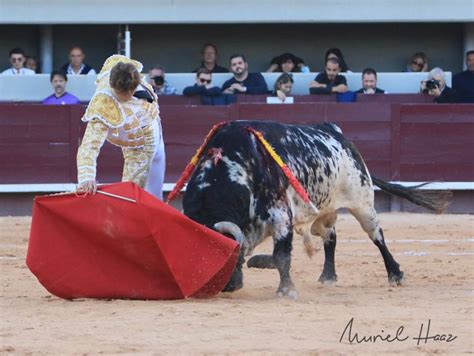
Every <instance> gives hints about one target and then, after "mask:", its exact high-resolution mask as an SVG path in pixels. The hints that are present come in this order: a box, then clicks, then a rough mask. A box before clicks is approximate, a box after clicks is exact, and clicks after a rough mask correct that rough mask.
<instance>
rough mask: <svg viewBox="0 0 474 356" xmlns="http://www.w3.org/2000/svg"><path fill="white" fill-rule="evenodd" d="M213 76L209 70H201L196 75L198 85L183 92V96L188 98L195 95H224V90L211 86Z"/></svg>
mask: <svg viewBox="0 0 474 356" xmlns="http://www.w3.org/2000/svg"><path fill="white" fill-rule="evenodd" d="M211 82H212V74H211V72H210V71H209V69H207V68H200V69H199V70H198V71H197V73H196V84H194V85H193V86H190V87H186V88H184V90H183V94H184V95H186V96H194V95H209V96H216V95H220V94H222V90H221V88H219V87H215V86H213V85H212V84H211Z"/></svg>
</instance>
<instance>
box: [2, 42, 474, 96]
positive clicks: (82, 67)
mask: <svg viewBox="0 0 474 356" xmlns="http://www.w3.org/2000/svg"><path fill="white" fill-rule="evenodd" d="M201 55H202V62H201V63H200V66H199V67H197V68H196V69H195V70H194V71H193V72H194V73H196V79H195V80H196V82H195V83H194V85H190V86H189V87H187V88H185V89H184V91H183V94H184V95H186V96H200V97H201V101H202V103H203V104H207V105H226V104H229V103H232V102H234V101H235V95H242V94H272V95H275V96H276V97H278V98H279V99H280V100H281V102H285V100H286V98H287V97H288V96H290V95H291V89H292V85H293V83H294V80H293V77H292V75H293V73H309V72H310V68H309V66H308V65H306V64H305V62H304V60H303V59H301V58H299V57H297V56H296V55H294V54H292V53H283V54H281V55H279V56H276V57H274V58H273V59H272V60H271V62H270V66H269V67H268V69H267V72H279V73H282V74H281V75H280V76H279V77H278V78H277V80H276V82H275V84H274V86H273V88H271V89H270V90H269V88H268V87H267V84H266V82H265V79H264V78H263V76H262V74H261V73H254V72H250V71H249V66H248V62H247V60H246V58H245V56H244V55H243V54H234V55H232V56H231V57H230V59H229V69H227V68H226V67H223V66H220V65H219V64H218V63H217V58H218V51H217V47H216V46H215V45H214V44H212V43H207V44H205V45H204V46H203V47H202V49H201ZM9 56H10V63H11V67H10V68H8V69H6V70H4V71H3V72H2V73H1V74H2V75H34V74H36V73H38V69H39V64H38V60H37V59H36V58H35V57H32V56H26V55H25V53H24V51H23V50H22V49H21V48H14V49H12V50H11V51H10V53H9ZM84 59H85V53H84V51H83V50H82V49H81V48H80V47H78V46H74V47H73V48H71V50H70V51H69V61H68V62H67V63H65V64H64V65H63V66H62V67H61V68H60V69H59V70H55V71H53V72H52V73H51V77H50V79H51V85H52V86H53V89H54V93H53V94H52V95H51V96H49V97H48V98H46V99H45V100H44V101H43V103H44V104H57V105H58V104H59V105H61V104H62V105H64V104H74V103H76V102H78V99H77V98H76V97H74V96H73V95H72V94H69V93H67V91H66V83H67V80H68V75H69V76H70V75H96V74H97V72H96V71H95V70H94V68H92V67H91V66H89V65H87V64H86V63H85V62H84ZM466 65H467V70H465V71H463V72H461V73H457V74H455V75H454V76H453V79H452V83H453V88H450V87H448V86H447V85H446V80H445V74H444V71H443V70H442V69H441V68H439V67H436V68H433V69H431V70H429V66H428V58H427V56H426V54H425V53H423V52H417V53H415V54H414V55H412V56H411V57H410V59H409V61H408V63H407V65H406V68H405V70H404V71H405V72H427V79H426V80H424V81H422V82H421V84H420V92H422V93H427V94H429V95H431V96H433V97H434V101H435V102H436V103H474V51H472V50H471V51H468V52H467V53H466ZM229 72H230V74H232V77H231V78H230V79H229V80H227V81H226V82H225V83H224V84H223V86H222V87H221V88H219V87H217V86H214V85H212V74H213V73H229ZM341 73H351V71H350V69H349V67H348V65H347V63H346V61H345V58H344V56H343V54H342V52H341V50H340V49H339V48H330V49H328V50H327V51H326V54H325V68H324V69H323V70H322V71H321V72H320V73H319V74H318V75H317V76H316V77H315V78H314V80H313V81H311V82H310V83H309V85H308V89H309V93H310V94H314V95H327V94H337V95H338V96H340V97H341V98H343V99H344V98H345V99H347V100H345V99H344V100H341V101H352V99H351V98H353V97H354V96H355V94H384V93H386V91H385V90H383V89H381V88H378V87H377V72H376V70H375V69H373V68H366V69H364V70H363V71H362V78H361V88H360V89H359V90H357V91H355V92H350V91H348V87H347V81H346V78H345V76H343V75H341ZM165 76H166V74H165V69H164V68H163V67H162V66H160V65H156V66H154V67H152V68H151V69H150V70H149V72H148V81H149V82H150V84H151V85H152V87H153V89H154V90H155V93H156V94H157V95H177V94H178V92H177V90H176V88H174V87H173V86H171V85H170V84H169V83H168V82H167V80H166V78H165ZM190 84H191V83H190Z"/></svg>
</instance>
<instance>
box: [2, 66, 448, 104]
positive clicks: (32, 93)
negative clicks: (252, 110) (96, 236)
mask: <svg viewBox="0 0 474 356" xmlns="http://www.w3.org/2000/svg"><path fill="white" fill-rule="evenodd" d="M262 74H263V76H264V78H265V80H266V82H267V85H268V89H269V90H271V89H272V88H273V84H274V83H275V80H276V79H277V78H278V76H279V75H280V73H262ZM317 74H318V73H294V74H293V78H294V81H295V83H294V85H293V91H292V93H293V94H294V95H307V94H309V89H308V88H309V83H310V82H311V81H312V80H314V78H315V77H316V75H317ZM343 75H344V76H345V77H346V79H347V84H348V87H349V90H352V91H356V90H358V89H359V88H360V87H361V73H344V74H343ZM427 75H428V73H379V74H378V86H379V87H380V88H382V89H385V90H386V91H388V92H389V93H390V94H414V93H418V91H419V88H420V82H421V81H422V80H425V79H426V77H427ZM445 75H446V82H447V84H448V86H451V72H445ZM230 77H231V74H214V75H213V83H214V85H217V86H222V84H224V82H225V81H226V80H227V79H229V78H230ZM166 80H167V81H168V83H169V84H170V85H172V86H174V87H175V88H176V89H177V90H178V93H179V94H181V93H182V92H183V89H184V88H185V87H187V86H190V85H194V83H195V74H194V73H168V74H166ZM94 82H95V76H90V75H81V76H69V80H68V83H67V91H68V92H70V93H71V94H74V95H75V96H77V97H78V98H79V99H80V100H81V101H89V100H90V98H91V97H92V95H93V94H94V89H95V84H94ZM52 92H53V89H52V87H51V83H50V82H49V75H48V74H37V75H34V76H7V75H0V101H41V100H43V99H44V98H46V97H47V96H49V95H51V94H52Z"/></svg>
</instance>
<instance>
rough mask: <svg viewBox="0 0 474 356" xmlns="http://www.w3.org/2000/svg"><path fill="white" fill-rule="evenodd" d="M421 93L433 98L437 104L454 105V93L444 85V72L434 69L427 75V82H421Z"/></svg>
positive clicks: (437, 68)
mask: <svg viewBox="0 0 474 356" xmlns="http://www.w3.org/2000/svg"><path fill="white" fill-rule="evenodd" d="M421 91H422V92H423V93H428V94H429V95H431V96H434V98H435V102H436V103H439V104H446V103H455V102H456V93H455V91H454V90H453V89H451V88H450V87H448V86H447V85H446V81H445V79H444V72H443V70H442V69H441V68H439V67H436V68H433V69H432V70H431V72H430V73H429V74H428V80H424V81H422V82H421Z"/></svg>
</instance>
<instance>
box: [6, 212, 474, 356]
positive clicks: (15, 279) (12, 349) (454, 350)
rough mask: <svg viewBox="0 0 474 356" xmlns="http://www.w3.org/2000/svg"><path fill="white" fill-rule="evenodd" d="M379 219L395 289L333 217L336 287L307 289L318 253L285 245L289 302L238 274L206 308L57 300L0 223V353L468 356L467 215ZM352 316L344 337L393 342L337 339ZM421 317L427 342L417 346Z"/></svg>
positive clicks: (21, 222)
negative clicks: (236, 284) (397, 270)
mask: <svg viewBox="0 0 474 356" xmlns="http://www.w3.org/2000/svg"><path fill="white" fill-rule="evenodd" d="M380 219H381V222H382V227H383V228H384V231H385V238H386V239H387V242H388V245H389V248H390V249H391V251H392V253H393V254H394V256H395V258H396V260H397V261H398V262H399V263H400V265H401V267H402V270H403V271H404V272H405V276H406V281H405V285H404V286H403V287H390V286H389V284H388V282H387V278H386V272H385V268H384V264H383V260H382V257H381V256H380V255H379V252H378V249H377V248H376V247H375V246H374V245H373V244H372V243H371V242H370V241H369V239H368V237H367V236H366V235H365V234H364V233H363V231H362V230H361V229H360V227H359V226H358V224H357V222H356V221H355V219H354V218H352V216H349V215H340V216H339V221H338V225H337V229H338V245H337V251H336V266H337V270H336V272H337V274H338V282H337V284H336V285H335V286H322V285H319V284H318V283H317V282H316V280H317V278H318V277H319V274H320V272H321V270H322V263H323V256H324V252H323V251H319V252H318V253H317V254H316V256H314V257H313V258H312V259H309V258H308V257H307V256H306V255H305V254H304V252H303V245H302V241H301V240H296V241H295V244H294V245H295V247H294V252H293V267H292V275H293V281H294V282H295V284H296V286H297V288H298V291H299V294H300V297H299V299H298V300H297V301H291V300H287V299H278V298H276V296H275V290H276V288H277V285H278V280H279V278H278V273H277V272H276V271H271V270H248V269H245V271H244V274H245V281H244V282H245V286H244V288H243V289H242V290H240V291H238V292H236V293H233V294H223V293H221V294H219V295H218V296H217V297H215V298H212V299H208V300H181V301H128V300H111V301H101V300H84V299H81V300H75V301H67V300H62V299H59V298H56V297H54V296H51V295H50V294H49V293H48V292H47V291H46V290H45V289H44V288H43V287H42V286H41V285H40V284H39V283H38V282H37V280H36V278H35V277H34V276H33V275H32V274H31V273H30V272H29V270H28V269H27V268H26V266H25V256H26V251H27V244H28V234H29V227H30V220H31V218H30V217H21V218H14V217H10V218H0V266H1V273H0V276H1V277H0V285H1V297H0V303H1V304H0V337H1V345H0V354H2V355H3V354H35V355H36V354H54V355H61V354H63V355H64V354H100V353H102V354H120V353H123V354H133V353H140V354H219V355H220V354H241V353H246V354H262V353H263V354H270V353H272V354H273V353H277V354H286V355H294V354H311V355H317V354H321V355H331V354H336V355H350V354H361V355H367V354H381V353H382V354H390V353H392V354H396V353H398V354H405V355H406V354H419V353H427V354H428V353H436V354H462V353H473V352H474V348H473V342H474V319H473V316H474V310H473V309H474V303H473V302H474V290H473V287H474V238H473V235H474V216H472V215H443V216H436V215H421V214H382V215H381V216H380ZM270 246H271V242H270V241H269V240H267V242H266V243H265V244H264V245H262V246H261V247H260V248H259V249H258V251H257V252H269V251H270ZM352 318H353V322H352V334H351V338H354V337H355V334H356V333H358V336H359V340H360V339H362V337H363V336H366V337H368V336H370V335H377V334H378V335H382V336H383V337H386V336H387V334H391V335H392V336H391V337H390V339H394V338H395V335H396V334H397V330H398V337H397V338H396V340H394V341H393V340H392V341H393V342H387V341H382V340H381V338H380V337H379V338H378V339H377V340H376V342H362V343H359V344H358V343H357V342H356V341H354V342H353V343H352V344H351V343H350V342H349V338H350V337H349V335H348V329H347V330H346V333H344V335H343V332H344V329H345V328H346V326H347V325H348V323H349V322H350V321H351V319H352ZM429 321H430V330H429V336H430V337H431V336H432V337H435V338H430V339H427V340H426V343H425V341H424V340H421V341H420V342H419V345H417V343H418V341H417V340H416V339H414V338H416V337H418V336H419V334H420V328H421V326H422V325H423V332H422V334H421V335H422V336H426V329H427V323H428V322H429ZM400 327H403V328H400ZM436 335H438V336H436ZM442 335H446V336H442ZM449 335H451V337H450V336H449ZM341 336H342V340H340V339H341ZM452 338H455V339H454V340H453V341H450V342H447V341H446V339H452ZM439 339H442V340H444V341H440V340H439Z"/></svg>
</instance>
